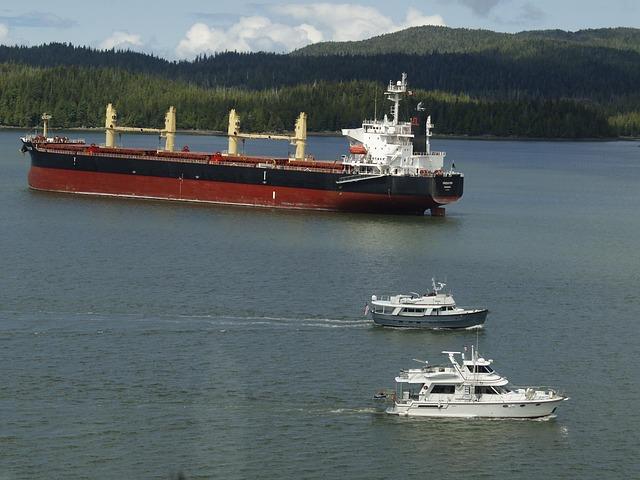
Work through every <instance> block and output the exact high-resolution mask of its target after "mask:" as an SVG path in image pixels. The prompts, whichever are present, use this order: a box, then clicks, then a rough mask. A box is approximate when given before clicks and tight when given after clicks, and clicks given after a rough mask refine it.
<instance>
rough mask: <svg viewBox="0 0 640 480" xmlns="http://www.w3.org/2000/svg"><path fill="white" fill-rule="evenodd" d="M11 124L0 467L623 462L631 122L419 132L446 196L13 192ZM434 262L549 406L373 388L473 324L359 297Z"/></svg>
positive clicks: (224, 470) (639, 180)
mask: <svg viewBox="0 0 640 480" xmlns="http://www.w3.org/2000/svg"><path fill="white" fill-rule="evenodd" d="M18 136H19V133H18V132H7V131H3V132H0V168H1V169H0V172H1V175H0V225H1V227H2V231H1V234H0V272H1V274H0V286H1V288H0V365H1V366H2V368H1V373H0V378H1V384H0V385H1V389H0V479H5V478H6V479H14V478H21V479H22V478H24V479H34V478H90V479H102V478H170V477H171V476H174V475H176V474H178V473H179V472H182V473H183V474H184V475H185V476H186V477H187V478H269V479H276V478H278V479H280V478H362V479H371V478H389V477H392V476H393V477H397V478H415V479H423V478H438V477H444V478H495V477H498V476H501V477H505V478H532V477H534V476H536V477H539V478H633V477H637V475H638V471H640V465H639V461H638V441H639V440H640V433H639V432H640V402H639V400H638V399H639V398H640V387H639V386H638V378H640V377H639V375H638V366H637V365H636V361H638V356H639V354H640V348H639V347H638V344H639V342H640V326H639V324H638V320H639V317H640V300H639V296H638V293H639V287H640V242H639V239H640V214H639V211H638V209H639V207H640V149H639V148H638V144H637V143H634V142H602V143H590V142H580V143H556V142H554V143H547V142H488V141H486V142H484V141H482V142H481V141H453V140H450V141H444V140H441V141H437V142H436V143H437V147H438V148H441V149H444V150H446V151H447V152H448V154H449V157H448V158H449V159H452V160H454V161H455V163H456V166H457V168H458V169H460V170H462V171H464V172H465V174H466V185H465V195H464V198H463V200H462V201H461V202H459V203H458V204H456V205H454V206H451V207H449V208H448V216H447V217H446V218H444V219H442V218H430V217H424V218H416V217H394V216H374V215H346V214H335V213H307V212H286V211H272V210H264V209H250V208H237V207H212V206H200V205H185V204H180V205H176V204H172V203H163V202H149V201H131V200H113V199H100V198H87V197H74V196H69V195H59V194H47V193H40V192H32V191H29V190H28V189H27V186H26V175H27V171H28V157H26V156H25V157H23V156H22V155H21V154H20V153H18V148H19V143H18ZM87 137H88V138H87V140H88V141H95V142H100V141H102V137H101V136H92V135H88V136H87ZM126 141H127V144H129V145H132V144H140V143H146V144H151V145H154V142H155V139H153V138H151V139H150V138H149V137H147V138H144V137H128V138H127V140H126ZM178 143H179V144H180V145H182V144H183V143H189V144H190V146H191V148H192V149H204V148H206V149H208V150H211V151H216V150H221V149H223V148H224V143H223V140H222V139H213V140H212V139H209V138H204V137H182V138H181V139H178ZM258 146H260V148H265V149H269V150H270V151H271V152H272V153H286V146H285V145H283V144H266V145H265V144H258ZM258 146H256V145H254V144H251V145H247V149H248V151H249V150H250V149H253V150H254V151H255V150H256V149H257V148H258ZM344 148H345V144H344V143H343V141H342V140H341V139H335V138H317V139H316V138H314V139H312V141H311V145H310V150H311V152H312V153H314V154H315V155H316V157H318V158H335V157H336V156H337V155H339V154H340V153H341V152H342V151H343V150H344ZM432 276H436V277H437V278H440V279H445V278H446V280H447V281H448V283H449V286H450V287H451V288H452V289H453V293H454V295H455V296H456V299H457V300H458V302H459V303H461V304H463V305H468V306H476V305H477V306H486V307H488V308H489V309H490V310H491V313H490V314H489V317H488V321H487V324H486V328H485V329H484V330H482V331H480V332H479V335H478V337H479V338H478V339H479V344H480V349H481V351H482V352H483V353H484V354H485V355H486V356H487V357H489V358H493V359H494V360H495V362H496V363H495V365H496V368H497V369H498V370H499V371H500V372H501V373H504V374H505V375H507V376H508V377H509V378H510V379H511V380H512V381H513V382H514V383H517V384H551V385H554V386H557V387H558V388H560V389H561V390H563V391H564V392H565V393H567V394H569V395H570V396H571V400H570V401H569V402H566V403H564V404H563V405H562V406H561V408H559V410H558V412H557V417H556V418H554V419H551V420H547V421H513V420H497V421H496V420H494V421H486V420H472V421H468V420H467V421H465V420H455V421H452V420H447V421H442V420H412V419H403V418H396V417H389V416H386V415H384V414H380V413H377V412H376V410H375V408H374V406H373V404H372V402H371V400H370V399H371V396H372V394H373V392H374V391H375V390H376V389H379V388H381V387H387V386H392V384H393V377H394V376H395V375H396V374H397V372H398V370H399V369H401V368H405V367H410V366H412V365H415V364H414V363H413V362H412V360H411V359H412V358H426V359H429V360H431V361H432V362H437V361H440V360H441V359H443V357H442V356H441V355H440V353H439V352H440V351H441V350H459V349H460V348H461V347H462V346H463V345H465V344H471V343H473V342H475V340H476V333H475V332H473V331H463V332H421V331H395V330H388V329H380V328H374V327H372V326H371V324H370V323H369V322H368V321H367V320H366V319H364V318H363V317H362V309H363V306H364V304H365V302H366V300H367V299H368V298H369V296H370V295H371V294H372V293H392V292H407V291H420V290H425V289H426V288H427V287H428V285H429V283H430V279H431V277H432Z"/></svg>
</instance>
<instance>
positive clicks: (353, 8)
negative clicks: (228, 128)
mask: <svg viewBox="0 0 640 480" xmlns="http://www.w3.org/2000/svg"><path fill="white" fill-rule="evenodd" d="M270 11H271V12H272V13H273V14H274V15H277V16H278V17H279V18H280V19H284V20H282V22H275V21H273V20H271V19H270V18H267V17H265V16H252V17H242V18H240V19H239V20H238V21H237V22H236V23H234V24H233V25H231V26H230V27H228V28H226V29H225V28H221V27H209V26H208V25H206V24H204V23H201V22H199V23H196V24H194V25H192V26H191V28H190V29H189V30H188V31H187V33H186V34H185V37H184V38H183V39H182V40H181V41H180V43H179V44H178V47H177V48H176V53H177V55H178V56H179V57H182V58H189V57H193V56H195V55H198V54H199V53H213V52H222V51H232V50H236V51H243V52H249V51H254V52H255V51H260V50H263V51H276V52H287V51H291V50H294V49H296V48H300V47H303V46H305V45H308V44H310V43H316V42H320V41H323V40H335V41H346V40H362V39H365V38H369V37H373V36H376V35H382V34H384V33H390V32H395V31H398V30H402V29H405V28H408V27H415V26H419V25H444V20H443V19H442V17H441V16H440V15H432V16H429V15H423V14H422V13H421V12H420V11H418V10H416V9H415V8H409V9H408V10H407V14H406V18H405V20H404V21H403V22H400V23H395V22H394V21H393V20H392V19H390V18H389V17H387V16H385V15H383V14H382V13H381V12H380V11H379V10H377V9H376V8H373V7H367V6H363V5H355V4H332V3H312V4H302V5H301V4H282V5H278V6H274V7H271V9H270ZM287 19H288V20H291V21H290V22H289V23H285V22H286V20H287ZM290 23H291V24H290Z"/></svg>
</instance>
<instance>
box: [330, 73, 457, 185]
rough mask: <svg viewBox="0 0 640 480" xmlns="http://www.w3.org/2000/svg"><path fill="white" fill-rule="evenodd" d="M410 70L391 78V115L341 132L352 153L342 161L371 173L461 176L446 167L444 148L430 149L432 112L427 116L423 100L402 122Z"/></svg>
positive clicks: (362, 172) (359, 170)
mask: <svg viewBox="0 0 640 480" xmlns="http://www.w3.org/2000/svg"><path fill="white" fill-rule="evenodd" d="M407 92H408V90H407V74H406V73H403V74H402V80H399V81H398V82H396V83H394V82H389V86H388V87H387V91H386V92H385V96H386V97H387V99H388V100H390V101H391V102H392V103H393V105H392V106H391V112H390V113H391V118H389V117H388V116H387V115H385V116H384V118H383V119H382V120H377V119H376V120H365V121H364V122H362V127H361V128H345V129H343V130H342V134H343V135H345V136H346V137H347V138H348V139H349V143H350V148H349V152H350V155H349V156H345V157H344V158H343V164H345V165H350V166H351V167H352V168H353V169H354V171H357V172H359V173H361V174H366V173H369V174H372V175H376V174H377V175H397V176H404V175H423V174H427V173H434V172H435V173H437V174H438V175H441V176H456V177H458V176H461V174H460V173H457V172H454V171H453V168H451V169H450V170H448V171H446V172H445V171H443V168H444V157H445V155H446V153H445V152H435V151H431V145H430V138H431V136H432V133H431V129H432V128H433V124H432V123H431V116H430V115H429V116H426V114H425V113H424V108H423V107H422V103H420V104H418V107H417V112H416V115H415V116H414V117H412V118H411V122H400V121H399V120H398V119H399V118H400V117H399V115H400V101H401V99H402V97H403V96H404V95H405V94H407Z"/></svg>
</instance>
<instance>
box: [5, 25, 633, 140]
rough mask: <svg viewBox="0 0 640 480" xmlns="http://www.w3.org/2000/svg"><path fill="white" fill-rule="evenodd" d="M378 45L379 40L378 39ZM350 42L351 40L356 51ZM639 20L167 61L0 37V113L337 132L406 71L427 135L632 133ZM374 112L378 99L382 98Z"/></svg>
mask: <svg viewBox="0 0 640 480" xmlns="http://www.w3.org/2000/svg"><path fill="white" fill-rule="evenodd" d="M381 45H383V46H384V47H385V49H386V50H385V49H381V47H380V46H381ZM356 47H357V48H356ZM639 52H640V30H636V29H622V28H620V29H601V30H585V31H580V32H563V31H557V30H552V31H535V32H521V33H519V34H504V33H496V32H488V31H482V30H466V29H450V28H445V27H416V28H411V29H408V30H405V31H402V32H397V33H394V34H389V35H386V36H382V37H376V38H373V39H370V40H367V41H364V42H345V43H340V44H327V43H325V44H317V45H312V46H310V47H307V48H305V49H302V50H299V51H297V52H293V53H292V54H289V55H279V54H273V53H252V54H246V53H245V54H243V53H233V52H228V53H222V54H218V55H212V56H202V57H199V58H197V59H195V60H194V61H190V62H187V61H181V62H170V61H167V60H164V59H161V58H158V57H155V56H151V55H145V54H141V53H134V52H114V51H99V50H94V49H90V48H85V47H75V46H72V45H66V44H50V45H43V46H39V47H2V46H0V124H8V125H21V126H32V125H35V124H36V123H37V121H38V118H39V116H40V114H41V113H42V112H43V111H48V112H51V113H53V115H54V119H55V120H54V121H53V123H54V125H55V124H57V125H61V126H99V125H101V124H102V121H103V120H102V118H103V110H104V105H105V104H106V103H107V102H114V103H116V105H117V107H118V110H119V112H120V113H121V115H123V121H125V122H129V123H136V124H144V125H146V124H149V125H151V124H158V123H159V122H160V121H161V120H162V117H163V113H164V111H165V110H166V108H167V106H168V105H170V104H172V105H176V106H177V107H178V116H179V119H178V123H179V125H180V127H182V128H201V129H218V130H223V129H224V128H225V125H226V118H225V116H226V113H227V111H228V109H229V108H231V107H235V108H237V109H238V110H239V111H241V112H242V113H243V114H244V115H243V117H244V119H245V121H244V125H245V126H246V127H247V128H250V129H254V130H280V129H290V128H291V125H292V124H293V121H294V119H295V117H296V115H297V113H298V112H299V111H300V110H304V111H306V112H307V113H308V114H309V128H310V129H311V130H337V129H339V128H342V127H347V126H354V125H357V124H359V122H360V120H361V119H362V118H363V117H371V116H372V115H373V104H374V98H377V103H378V105H379V110H380V111H382V108H383V104H384V100H383V98H382V92H383V90H384V87H385V85H386V84H387V83H388V81H389V80H390V79H394V80H395V79H397V77H399V75H400V73H401V72H403V71H404V72H407V73H408V75H409V82H410V85H411V88H412V89H414V90H415V95H414V97H413V98H414V99H415V101H416V102H417V101H418V100H422V101H425V103H426V105H427V107H428V109H429V110H430V111H431V113H432V114H433V118H434V121H435V122H436V124H437V129H436V130H437V132H438V133H452V134H469V135H501V136H502V135H518V136H530V137H566V138H575V137H599V136H614V135H638V134H640V113H639V112H640V94H639V88H640V53H639ZM384 108H385V111H386V108H387V106H384Z"/></svg>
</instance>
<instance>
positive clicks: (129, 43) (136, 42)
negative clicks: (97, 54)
mask: <svg viewBox="0 0 640 480" xmlns="http://www.w3.org/2000/svg"><path fill="white" fill-rule="evenodd" d="M142 46H143V43H142V38H141V37H140V35H137V34H134V33H128V32H122V31H116V32H113V34H112V35H111V36H110V37H109V38H107V39H105V40H103V41H102V43H100V48H101V49H103V50H111V49H112V48H115V49H116V50H139V49H140V48H141V47H142Z"/></svg>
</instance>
